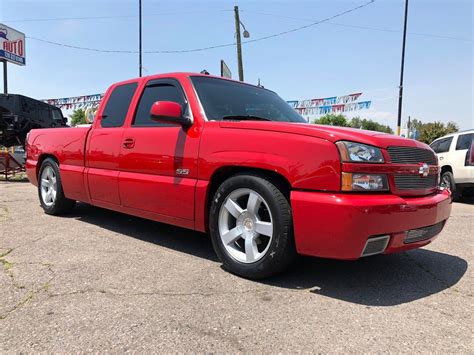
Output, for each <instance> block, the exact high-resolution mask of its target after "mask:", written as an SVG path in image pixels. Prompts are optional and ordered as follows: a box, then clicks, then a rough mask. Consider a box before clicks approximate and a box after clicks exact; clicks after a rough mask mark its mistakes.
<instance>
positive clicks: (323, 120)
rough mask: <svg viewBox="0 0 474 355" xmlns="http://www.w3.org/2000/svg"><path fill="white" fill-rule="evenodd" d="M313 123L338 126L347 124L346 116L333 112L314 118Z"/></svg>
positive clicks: (346, 125)
mask: <svg viewBox="0 0 474 355" xmlns="http://www.w3.org/2000/svg"><path fill="white" fill-rule="evenodd" d="M313 123H315V124H324V125H328V126H339V127H348V125H349V124H348V122H347V118H346V116H344V115H341V114H339V115H335V114H333V113H328V114H327V115H324V116H321V117H320V118H317V119H315V120H314V121H313Z"/></svg>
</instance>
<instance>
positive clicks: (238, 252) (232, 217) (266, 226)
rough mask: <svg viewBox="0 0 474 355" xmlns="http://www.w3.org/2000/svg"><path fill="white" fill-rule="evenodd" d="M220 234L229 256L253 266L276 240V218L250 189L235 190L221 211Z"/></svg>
mask: <svg viewBox="0 0 474 355" xmlns="http://www.w3.org/2000/svg"><path fill="white" fill-rule="evenodd" d="M218 227H219V235H220V239H221V241H222V244H223V245H224V247H225V250H226V251H227V253H228V254H229V255H230V256H231V257H232V258H234V259H235V260H237V261H239V262H242V263H246V264H250V263H254V262H256V261H258V260H260V259H261V258H263V257H264V256H265V254H266V253H267V251H268V249H269V248H270V244H271V242H272V237H273V219H272V214H271V211H270V208H269V207H268V204H267V202H266V201H265V200H264V199H263V197H262V196H261V195H259V194H258V193H257V192H255V191H254V190H251V189H247V188H242V189H237V190H234V191H232V192H231V193H230V194H229V196H227V198H226V199H225V200H224V202H223V203H222V205H221V207H220V211H219V220H218Z"/></svg>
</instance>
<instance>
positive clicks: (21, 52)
mask: <svg viewBox="0 0 474 355" xmlns="http://www.w3.org/2000/svg"><path fill="white" fill-rule="evenodd" d="M1 59H3V60H6V61H8V62H11V63H15V64H18V65H25V64H26V61H25V34H24V33H21V32H19V31H17V30H14V29H13V28H10V27H8V26H5V25H4V24H2V23H0V60H1Z"/></svg>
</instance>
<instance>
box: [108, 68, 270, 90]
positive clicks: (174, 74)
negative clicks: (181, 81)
mask: <svg viewBox="0 0 474 355" xmlns="http://www.w3.org/2000/svg"><path fill="white" fill-rule="evenodd" d="M190 76H203V77H206V78H214V79H221V80H228V81H233V82H236V83H239V84H245V85H250V86H254V87H258V88H260V89H263V90H267V91H271V92H273V91H272V90H269V89H267V88H264V87H263V86H258V85H254V84H249V83H246V82H242V81H238V80H234V79H229V78H224V77H222V76H217V75H210V74H202V73H193V72H171V73H162V74H153V75H147V76H142V77H137V78H133V79H128V80H124V81H119V82H117V83H114V84H113V85H114V86H117V85H123V84H129V83H133V82H139V81H142V80H147V81H148V80H150V79H160V78H189V77H190Z"/></svg>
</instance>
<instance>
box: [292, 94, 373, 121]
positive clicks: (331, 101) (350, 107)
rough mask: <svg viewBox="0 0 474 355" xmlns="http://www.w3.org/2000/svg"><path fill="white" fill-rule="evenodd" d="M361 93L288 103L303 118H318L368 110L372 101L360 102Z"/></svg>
mask: <svg viewBox="0 0 474 355" xmlns="http://www.w3.org/2000/svg"><path fill="white" fill-rule="evenodd" d="M361 95H362V93H361V92H358V93H355V94H349V95H344V96H331V97H326V98H321V99H309V100H292V101H287V103H288V104H289V105H290V106H291V107H293V108H294V109H295V110H296V111H297V112H298V113H299V114H300V115H302V116H317V115H324V114H327V113H332V112H349V111H358V110H366V109H369V108H370V105H371V104H372V101H358V102H356V101H357V100H358V99H359V97H360V96H361Z"/></svg>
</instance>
